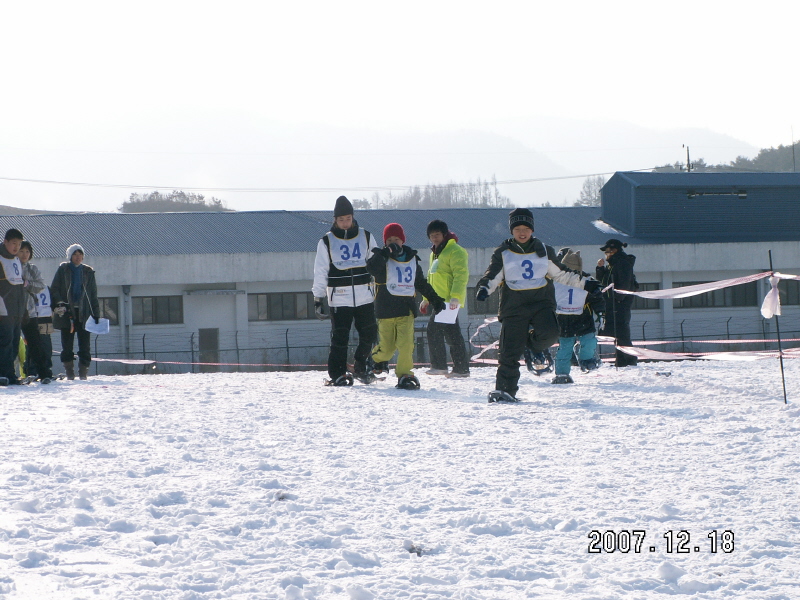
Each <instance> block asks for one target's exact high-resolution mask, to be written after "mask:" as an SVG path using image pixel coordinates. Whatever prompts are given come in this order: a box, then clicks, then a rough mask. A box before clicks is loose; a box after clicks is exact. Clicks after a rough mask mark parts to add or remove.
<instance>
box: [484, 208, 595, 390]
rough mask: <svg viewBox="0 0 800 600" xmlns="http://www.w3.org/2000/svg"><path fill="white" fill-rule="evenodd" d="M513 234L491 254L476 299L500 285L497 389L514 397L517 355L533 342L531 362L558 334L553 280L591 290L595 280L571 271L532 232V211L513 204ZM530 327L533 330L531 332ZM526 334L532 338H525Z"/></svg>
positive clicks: (516, 388) (510, 227) (487, 294)
mask: <svg viewBox="0 0 800 600" xmlns="http://www.w3.org/2000/svg"><path fill="white" fill-rule="evenodd" d="M508 227H509V230H510V231H511V235H512V237H511V238H509V239H507V240H505V241H504V242H503V243H502V244H500V246H498V247H497V249H496V250H495V251H494V253H493V254H492V259H491V263H490V264H489V268H488V269H486V272H485V273H484V274H483V277H482V278H481V279H480V280H479V281H478V292H477V295H476V300H479V301H483V300H485V299H486V298H487V297H488V296H489V294H491V293H492V292H493V291H494V290H495V289H497V288H498V287H499V288H500V310H499V313H498V318H499V320H500V323H501V328H500V356H499V364H498V367H497V376H496V380H495V390H496V391H498V392H505V393H506V394H508V395H509V396H511V397H512V398H514V397H515V396H516V393H517V390H518V387H519V386H518V382H519V357H520V356H521V355H522V353H523V350H524V349H525V346H526V344H530V345H531V350H532V351H533V357H532V358H533V362H534V366H536V361H537V360H543V359H544V357H543V356H537V354H539V353H542V354H543V353H544V352H545V351H546V350H547V349H548V348H550V346H552V345H553V344H554V343H555V341H556V340H557V339H558V333H559V330H558V321H557V320H556V313H555V309H556V296H555V288H554V287H553V281H557V282H559V283H563V284H564V285H569V286H573V287H577V288H581V289H585V290H587V291H589V292H591V291H594V290H595V289H597V288H598V287H599V284H598V283H597V281H595V280H593V279H591V278H589V277H583V276H581V275H580V274H579V273H573V272H572V271H570V270H568V269H567V268H566V267H565V266H563V265H562V264H561V263H560V262H558V259H557V258H556V252H555V250H554V249H553V248H552V247H551V246H545V245H544V244H543V243H542V241H541V240H539V239H537V238H535V237H533V213H532V212H531V211H530V210H528V209H527V208H517V209H515V210H513V211H511V213H510V214H509V219H508ZM529 329H532V330H533V332H532V334H530V335H529V333H528V332H529ZM529 338H530V339H529Z"/></svg>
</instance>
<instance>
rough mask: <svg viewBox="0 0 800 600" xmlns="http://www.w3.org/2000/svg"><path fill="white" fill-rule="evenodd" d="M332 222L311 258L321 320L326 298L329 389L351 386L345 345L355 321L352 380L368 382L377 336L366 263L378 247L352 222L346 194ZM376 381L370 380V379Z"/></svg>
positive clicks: (318, 315) (314, 287)
mask: <svg viewBox="0 0 800 600" xmlns="http://www.w3.org/2000/svg"><path fill="white" fill-rule="evenodd" d="M333 217H334V222H333V226H332V227H331V229H330V231H329V232H328V233H326V234H325V235H324V236H322V239H320V241H319V243H318V244H317V255H316V259H315V260H314V283H313V285H312V287H311V292H312V293H313V294H314V309H315V311H316V313H317V317H318V318H321V319H324V318H327V316H326V315H325V312H324V311H325V304H324V299H325V298H326V297H327V302H328V306H329V307H330V318H331V347H330V352H329V354H328V376H329V377H330V381H331V383H332V384H333V385H351V384H352V378H351V377H349V376H348V375H347V342H348V340H349V339H350V327H351V325H353V323H355V328H356V331H357V332H358V346H357V347H356V351H355V356H354V359H353V363H354V364H353V376H355V377H357V378H359V379H360V380H363V381H364V382H368V380H369V376H370V374H369V373H368V372H367V361H368V359H369V354H370V351H371V350H372V346H373V344H374V343H375V340H376V338H377V336H378V325H377V323H376V322H375V305H374V304H373V302H374V300H375V292H374V290H373V286H372V276H371V275H370V274H369V272H368V271H367V259H368V258H369V257H370V256H371V255H372V249H373V248H376V247H377V244H375V240H374V239H373V238H372V235H371V234H370V233H369V231H367V230H366V229H364V228H362V227H359V226H358V222H357V221H356V220H355V219H354V218H353V205H352V204H351V203H350V201H349V200H348V199H347V198H346V197H345V196H339V197H338V198H337V199H336V206H335V207H334V209H333ZM372 379H373V380H374V376H372Z"/></svg>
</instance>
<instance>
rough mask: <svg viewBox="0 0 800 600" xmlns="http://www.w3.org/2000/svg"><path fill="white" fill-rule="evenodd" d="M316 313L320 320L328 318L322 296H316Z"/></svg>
mask: <svg viewBox="0 0 800 600" xmlns="http://www.w3.org/2000/svg"><path fill="white" fill-rule="evenodd" d="M314 314H315V315H316V317H317V318H318V319H319V320H320V321H324V320H325V319H327V318H328V315H327V314H325V305H324V304H323V303H322V298H314Z"/></svg>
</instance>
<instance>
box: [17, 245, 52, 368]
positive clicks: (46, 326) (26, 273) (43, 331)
mask: <svg viewBox="0 0 800 600" xmlns="http://www.w3.org/2000/svg"><path fill="white" fill-rule="evenodd" d="M17 256H18V257H19V260H20V262H21V263H22V276H23V279H25V281H26V282H27V285H26V286H25V291H26V292H27V301H28V322H27V323H25V324H24V325H23V326H22V333H23V335H24V336H25V342H26V343H27V352H26V358H25V373H26V374H27V375H28V376H35V378H38V379H39V380H41V382H42V383H50V382H51V381H52V379H53V341H52V340H51V339H50V334H51V333H53V309H52V305H51V303H50V288H48V287H47V285H46V284H45V282H44V279H42V273H41V272H40V271H39V268H38V267H37V266H36V265H34V264H33V263H32V262H30V261H31V259H32V258H33V246H32V245H31V243H30V242H29V241H27V240H24V241H23V242H22V246H21V247H20V250H19V253H18V254H17Z"/></svg>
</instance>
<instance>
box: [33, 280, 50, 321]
mask: <svg viewBox="0 0 800 600" xmlns="http://www.w3.org/2000/svg"><path fill="white" fill-rule="evenodd" d="M36 316H37V317H52V316H53V307H52V306H51V304H50V288H49V287H46V288H44V289H43V290H42V291H41V292H39V293H38V294H36Z"/></svg>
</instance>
